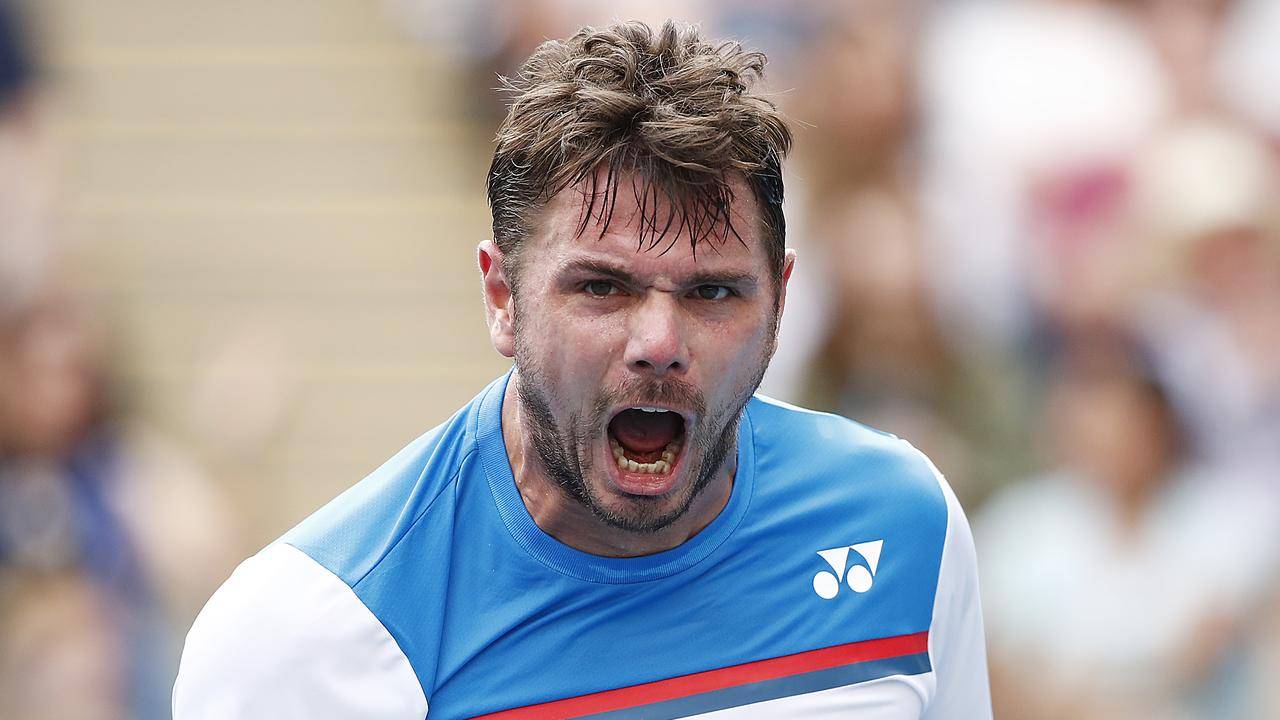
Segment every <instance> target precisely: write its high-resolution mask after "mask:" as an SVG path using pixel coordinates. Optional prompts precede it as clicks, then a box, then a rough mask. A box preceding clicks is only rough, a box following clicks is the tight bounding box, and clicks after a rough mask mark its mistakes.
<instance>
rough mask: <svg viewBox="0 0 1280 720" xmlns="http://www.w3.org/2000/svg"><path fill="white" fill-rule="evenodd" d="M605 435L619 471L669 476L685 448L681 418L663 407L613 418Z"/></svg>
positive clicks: (635, 410) (634, 409)
mask: <svg viewBox="0 0 1280 720" xmlns="http://www.w3.org/2000/svg"><path fill="white" fill-rule="evenodd" d="M608 434H609V448H610V449H611V450H612V451H613V458H614V461H615V462H617V464H618V469H619V470H622V471H624V472H629V473H640V474H644V475H669V474H670V473H671V470H672V468H674V467H675V466H676V463H677V461H678V459H679V457H680V450H681V449H682V448H683V447H684V437H685V429H684V418H683V417H682V416H681V415H680V413H677V412H674V411H671V410H664V409H662V408H655V407H642V406H636V407H631V408H627V409H625V410H623V411H621V412H619V413H618V414H617V415H614V416H613V419H612V420H610V421H609V427H608Z"/></svg>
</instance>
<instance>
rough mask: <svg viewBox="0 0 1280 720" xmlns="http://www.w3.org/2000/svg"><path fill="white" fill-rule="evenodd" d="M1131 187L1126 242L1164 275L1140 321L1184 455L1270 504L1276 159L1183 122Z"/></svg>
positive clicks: (1277, 300) (1221, 131)
mask: <svg viewBox="0 0 1280 720" xmlns="http://www.w3.org/2000/svg"><path fill="white" fill-rule="evenodd" d="M1135 183H1136V187H1135V195H1136V203H1137V207H1136V208H1135V227H1134V232H1135V234H1136V235H1138V236H1139V237H1140V238H1142V240H1143V243H1144V246H1145V247H1146V248H1147V252H1148V253H1149V261H1148V265H1150V266H1153V267H1157V268H1162V269H1163V270H1164V275H1163V276H1162V277H1161V278H1160V279H1162V280H1164V284H1163V285H1160V284H1157V285H1156V287H1155V288H1154V289H1153V292H1150V293H1149V298H1148V299H1147V301H1146V302H1145V308H1144V313H1143V320H1144V322H1145V328H1146V331H1147V333H1148V335H1149V336H1150V339H1151V342H1152V344H1153V345H1154V347H1155V348H1156V350H1157V354H1156V357H1157V360H1158V362H1159V367H1160V370H1161V372H1162V374H1163V375H1164V377H1165V378H1166V379H1167V381H1168V382H1169V384H1170V389H1171V392H1172V394H1173V397H1174V400H1175V402H1176V403H1177V405H1178V407H1179V409H1180V410H1181V412H1182V414H1183V416H1184V417H1185V418H1186V421H1187V423H1188V424H1189V430H1190V432H1191V441H1192V443H1193V449H1194V450H1195V452H1196V453H1198V455H1199V456H1200V457H1201V458H1203V459H1204V460H1205V461H1207V462H1212V463H1214V464H1217V465H1224V466H1231V467H1234V468H1235V469H1236V470H1237V472H1240V473H1245V472H1247V473H1248V474H1249V475H1252V476H1254V477H1255V478H1257V479H1258V480H1261V481H1262V482H1264V483H1266V484H1267V485H1269V486H1270V488H1271V490H1272V491H1273V492H1275V493H1277V494H1280V321H1278V320H1277V318H1280V173H1278V172H1277V166H1276V156H1275V154H1274V153H1273V152H1272V151H1271V150H1270V149H1269V148H1268V147H1267V146H1266V145H1265V144H1264V143H1262V142H1261V141H1260V140H1258V139H1257V138H1255V137H1254V136H1252V135H1251V134H1249V133H1248V132H1246V131H1244V130H1243V129H1241V128H1239V127H1238V126H1236V125H1234V124H1231V123H1225V122H1222V121H1216V120H1211V119H1208V118H1192V119H1188V120H1186V121H1183V122H1181V123H1178V124H1175V125H1172V126H1170V127H1169V128H1168V129H1167V130H1166V131H1165V132H1164V133H1162V134H1161V135H1160V136H1158V137H1156V138H1155V139H1154V140H1153V142H1152V143H1151V144H1150V145H1149V147H1148V148H1147V150H1146V152H1145V153H1144V154H1143V156H1142V158H1141V162H1140V163H1139V166H1138V171H1137V176H1136V180H1135ZM1276 507H1277V510H1278V511H1280V504H1277V506H1276Z"/></svg>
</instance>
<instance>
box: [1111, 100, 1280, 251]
mask: <svg viewBox="0 0 1280 720" xmlns="http://www.w3.org/2000/svg"><path fill="white" fill-rule="evenodd" d="M1278 192H1280V182H1278V181H1277V168H1276V158H1275V156H1274V155H1273V153H1272V151H1271V149H1270V148H1269V147H1268V146H1267V145H1266V143H1264V142H1263V141H1262V140H1261V139H1260V138H1258V137H1257V136H1255V135H1253V134H1252V133H1250V132H1248V131H1246V130H1244V129H1243V128H1240V127H1238V126H1236V125H1233V124H1230V123H1227V122H1223V121H1220V120H1215V119H1210V118H1194V119H1191V120H1187V121H1182V122H1179V123H1178V124H1176V125H1174V126H1172V127H1170V128H1168V129H1167V130H1166V131H1165V132H1163V133H1160V134H1159V135H1157V137H1156V138H1155V140H1154V142H1153V143H1152V144H1151V145H1150V146H1148V147H1147V148H1146V150H1145V151H1144V152H1143V153H1141V154H1140V155H1139V158H1138V162H1137V166H1136V168H1135V172H1134V203H1135V213H1136V220H1137V225H1138V227H1137V229H1138V231H1139V233H1140V234H1141V235H1142V236H1144V237H1145V238H1147V239H1148V240H1150V241H1154V242H1156V243H1158V244H1159V246H1160V247H1162V248H1163V249H1165V250H1167V251H1170V252H1172V253H1173V254H1174V255H1175V257H1182V255H1183V253H1185V252H1186V251H1187V250H1189V249H1190V248H1191V246H1192V245H1193V244H1195V243H1196V242H1197V241H1198V240H1201V239H1203V238H1205V237H1208V236H1210V235H1212V234H1215V233H1220V232H1224V231H1234V230H1254V231H1259V232H1262V233H1264V234H1267V235H1272V236H1275V234H1276V231H1277V230H1278V229H1280V223H1278V222H1277V221H1278V220H1280V213H1278V211H1277V209H1278V208H1280V195H1278V194H1277V193H1278Z"/></svg>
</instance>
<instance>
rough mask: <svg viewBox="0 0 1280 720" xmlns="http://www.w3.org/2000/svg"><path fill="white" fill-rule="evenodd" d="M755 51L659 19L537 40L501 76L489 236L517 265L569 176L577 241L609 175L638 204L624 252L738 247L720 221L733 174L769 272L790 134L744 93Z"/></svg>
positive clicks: (605, 208)
mask: <svg viewBox="0 0 1280 720" xmlns="http://www.w3.org/2000/svg"><path fill="white" fill-rule="evenodd" d="M764 65H765V56H764V55H763V54H762V53H759V52H750V51H747V50H744V49H743V47H742V46H741V45H739V44H738V43H736V42H725V43H719V44H712V43H710V42H707V41H706V40H704V39H703V38H702V37H701V35H700V34H699V32H698V30H697V28H695V27H680V26H677V25H676V24H675V23H673V22H672V21H670V20H668V21H667V22H666V23H665V24H663V26H662V28H661V29H660V30H658V31H657V32H656V33H655V32H654V31H653V30H652V29H650V28H649V27H648V26H647V25H645V24H644V23H640V22H627V23H617V24H613V25H610V26H609V27H606V28H604V29H600V30H597V29H594V28H590V27H587V28H583V29H581V30H579V31H578V33H577V34H575V35H574V36H573V37H571V38H569V39H568V40H563V41H560V40H553V41H549V42H546V43H543V44H542V45H541V46H540V47H539V48H538V49H537V50H536V51H535V52H534V53H533V55H532V56H530V58H529V59H528V60H527V61H525V63H524V65H523V66H522V67H521V68H520V72H519V73H518V75H517V76H516V77H514V78H510V79H504V84H505V86H506V89H507V90H508V91H510V92H511V93H512V94H513V96H514V98H513V101H512V103H511V107H510V110H509V112H508V113H507V117H506V119H505V120H504V121H503V122H502V125H501V127H499V129H498V134H497V148H496V150H495V151H494V155H493V163H492V164H491V165H490V167H489V177H488V194H489V207H490V210H491V211H492V213H493V234H494V241H495V242H496V243H497V245H498V247H499V248H500V249H501V250H502V252H503V254H504V255H505V256H506V258H507V265H508V267H507V268H506V270H507V272H508V273H514V272H515V271H516V269H517V268H518V266H519V260H518V258H519V255H520V249H521V246H522V244H523V241H524V240H525V239H526V238H527V237H528V236H529V234H530V232H531V231H532V224H533V221H534V219H535V218H536V215H537V213H538V211H539V210H540V209H541V208H542V207H543V206H545V204H546V203H547V202H548V201H549V200H550V199H551V198H552V197H553V196H555V195H556V194H557V193H559V192H560V191H561V190H564V189H565V188H567V187H570V186H576V185H578V184H579V183H582V187H583V188H584V212H583V214H582V219H581V221H580V223H579V226H578V233H579V234H580V235H581V234H582V233H583V232H584V231H585V230H586V228H587V225H588V223H589V222H590V220H591V219H592V218H593V217H594V218H596V220H597V222H598V223H599V225H600V227H601V234H603V233H604V232H605V230H607V229H608V226H609V222H610V220H611V219H612V214H613V208H614V204H615V202H616V201H617V196H618V191H619V185H621V184H623V183H622V181H621V178H622V177H623V176H624V175H626V176H629V177H631V178H632V180H633V182H632V183H630V185H631V187H629V188H624V189H623V192H632V193H634V195H635V200H636V205H637V207H639V209H640V218H639V225H640V237H639V238H637V246H638V248H645V249H653V248H654V247H656V246H658V244H659V243H661V242H663V240H664V239H666V238H668V237H669V238H670V244H668V245H667V246H666V247H665V248H664V249H663V250H662V252H666V251H667V250H669V249H670V248H671V246H672V245H674V243H675V242H676V241H677V238H679V237H680V236H681V234H682V233H686V232H687V233H688V235H689V238H690V243H691V245H692V247H693V251H694V253H695V254H696V253H697V249H698V244H699V243H701V242H713V243H718V244H723V243H724V242H726V241H728V240H729V238H730V237H733V238H735V239H736V240H737V241H738V242H742V243H744V244H745V241H744V240H743V239H742V236H741V235H739V233H738V230H737V229H736V228H735V227H734V226H733V223H732V222H731V219H730V206H731V203H732V201H733V199H734V198H733V195H734V193H733V187H732V185H731V180H732V179H733V178H734V177H735V176H736V177H741V178H743V179H744V180H745V181H746V185H747V186H748V187H749V188H750V189H751V191H752V193H753V195H754V196H755V200H756V204H757V206H758V207H759V208H760V223H761V230H762V232H761V233H760V235H761V236H762V238H763V239H764V243H765V250H766V252H767V254H768V258H769V262H770V265H771V268H772V269H773V271H774V272H775V273H776V275H777V276H778V277H781V274H782V268H783V263H784V257H785V255H784V253H785V250H784V247H785V234H786V226H785V224H784V221H783V216H782V172H781V164H782V159H783V158H784V157H785V156H786V154H787V152H788V150H789V149H790V147H791V131H790V130H789V129H788V128H787V126H786V124H785V122H784V121H783V120H782V116H781V114H780V113H779V112H778V111H777V109H776V108H775V107H774V105H773V103H772V102H770V101H769V100H767V99H765V98H764V97H762V96H760V95H758V94H755V93H753V92H752V87H753V85H754V84H755V83H756V82H757V81H759V80H760V78H761V76H762V73H763V70H764Z"/></svg>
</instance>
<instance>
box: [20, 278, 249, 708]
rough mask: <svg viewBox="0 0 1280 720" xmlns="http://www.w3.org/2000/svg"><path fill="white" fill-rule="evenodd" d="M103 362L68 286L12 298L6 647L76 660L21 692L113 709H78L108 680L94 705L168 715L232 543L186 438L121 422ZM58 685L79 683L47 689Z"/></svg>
mask: <svg viewBox="0 0 1280 720" xmlns="http://www.w3.org/2000/svg"><path fill="white" fill-rule="evenodd" d="M104 368H105V364H104V362H103V358H102V356H101V355H100V352H99V349H98V342H97V341H96V339H95V336H94V333H93V332H92V330H91V326H90V325H89V323H88V322H87V321H86V318H85V317H84V314H83V312H82V311H81V310H79V309H78V308H77V307H76V305H75V304H74V303H73V302H72V301H70V300H69V299H68V298H67V297H64V296H58V295H52V294H51V295H45V296H41V297H40V298H38V300H37V301H35V302H34V303H33V304H31V305H28V306H24V307H20V308H4V312H3V313H2V314H0V595H3V596H4V597H3V603H2V604H3V605H4V606H6V607H7V608H9V610H10V612H7V613H6V614H5V615H4V616H3V617H0V646H3V647H2V648H0V650H2V652H0V654H6V655H9V656H10V657H12V656H13V655H12V654H13V653H18V654H19V656H20V655H21V654H23V653H25V652H27V651H24V650H22V648H23V647H27V648H28V649H29V648H30V647H32V646H37V645H40V644H41V643H42V642H44V644H45V647H44V649H43V650H41V652H40V653H36V655H35V656H33V661H34V660H35V658H36V656H38V657H47V658H48V663H47V664H40V665H38V667H39V671H40V672H48V673H63V672H65V675H64V676H60V677H42V678H41V680H40V682H19V683H16V684H15V688H14V689H12V692H13V693H16V694H13V695H11V696H10V697H13V698H15V702H18V703H19V705H20V706H21V703H24V702H29V703H32V704H33V706H34V704H38V703H52V705H49V706H46V707H51V708H61V714H58V713H53V714H51V715H49V717H55V716H56V717H63V718H79V717H95V718H96V717H111V716H110V715H100V714H91V715H83V716H82V715H80V714H78V713H79V712H80V709H87V708H90V707H93V706H94V704H93V703H87V702H84V703H83V704H81V703H82V700H83V697H85V696H91V695H94V694H95V693H99V692H102V693H108V694H112V696H113V697H115V696H116V695H118V696H119V697H118V698H117V699H116V700H112V701H106V700H104V701H103V702H102V703H100V704H99V706H98V709H97V710H96V711H95V712H98V713H101V712H105V710H104V708H112V707H121V708H124V709H125V710H127V712H124V714H120V715H115V716H114V717H131V718H143V719H145V718H158V717H164V716H165V715H166V713H167V707H168V691H169V686H170V683H171V680H172V672H173V668H174V661H175V659H176V658H175V656H174V652H175V651H176V648H177V643H178V638H177V637H176V636H175V635H174V630H175V629H176V628H178V627H182V626H185V624H186V623H187V622H188V621H189V619H190V617H191V616H192V615H194V612H195V610H196V609H197V608H198V603H199V602H200V601H201V600H202V599H203V598H205V597H207V594H208V593H209V592H210V591H211V589H212V587H213V586H214V585H215V584H216V582H217V580H218V579H220V578H221V577H222V573H223V572H224V571H225V570H226V569H227V568H228V567H229V566H230V565H231V560H232V556H231V551H232V550H233V548H232V547H231V546H230V544H229V543H228V540H229V534H228V533H227V523H226V521H225V511H224V510H223V508H222V507H221V505H220V501H219V498H218V497H217V495H216V494H214V493H212V492H211V491H210V490H209V489H208V487H207V484H206V481H205V480H204V478H203V477H202V476H201V474H200V472H199V470H198V469H197V468H196V467H195V466H194V465H193V464H191V463H190V461H188V460H185V459H184V458H183V456H182V454H181V453H179V452H176V451H175V450H174V449H173V448H172V447H171V446H169V445H167V444H166V443H164V442H162V441H160V440H159V439H158V437H157V436H155V435H154V434H152V433H147V432H145V431H142V430H141V429H139V428H138V427H136V426H130V425H128V424H126V423H125V422H123V416H122V415H121V414H120V413H119V412H118V408H116V407H114V406H113V403H114V401H115V398H112V397H111V396H110V395H109V393H108V390H107V388H108V383H107V381H106V374H105V372H104ZM59 610H65V611H67V617H65V618H63V619H64V620H65V621H66V624H62V623H59V622H58V621H57V612H58V611H59ZM46 634H47V636H46ZM41 638H44V639H43V641H42V639H41ZM79 644H85V645H91V646H93V653H94V654H95V655H93V656H92V657H96V656H98V655H101V656H102V657H101V658H99V660H100V661H92V662H90V659H91V656H90V655H84V656H83V657H82V659H83V660H84V662H85V663H88V666H87V667H86V665H84V664H81V663H79V662H68V661H67V656H75V655H77V653H73V652H72V651H71V650H68V649H67V648H69V647H73V646H77V647H78V646H79ZM4 667H5V669H6V674H7V672H8V670H9V669H12V668H15V667H17V666H16V665H11V664H6V665H5V666H4ZM36 669H37V668H36V667H35V666H33V667H32V668H28V669H27V670H23V671H22V672H21V673H20V675H19V677H22V676H25V675H29V674H30V673H32V672H36ZM108 671H109V672H110V673H113V674H114V676H113V677H111V678H103V677H102V675H103V673H105V672H108ZM86 673H87V674H86ZM10 680H12V679H11V678H10V679H9V680H6V682H9V681H10ZM82 681H84V682H89V683H90V684H89V686H86V687H81V686H80V685H79V684H78V683H80V682H82ZM51 685H54V686H58V687H63V688H66V689H67V692H65V693H62V694H48V693H47V692H45V690H42V689H41V688H47V687H49V686H51ZM63 702H66V703H75V704H74V705H62V704H59V703H63ZM77 708H78V709H77ZM50 712H52V710H50ZM13 717H27V716H26V715H22V714H19V715H15V716H13Z"/></svg>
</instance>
